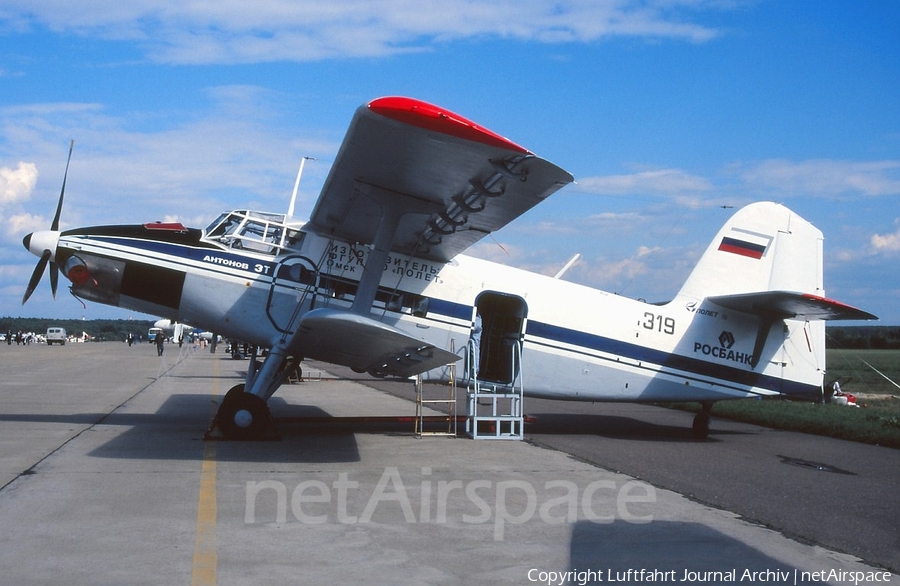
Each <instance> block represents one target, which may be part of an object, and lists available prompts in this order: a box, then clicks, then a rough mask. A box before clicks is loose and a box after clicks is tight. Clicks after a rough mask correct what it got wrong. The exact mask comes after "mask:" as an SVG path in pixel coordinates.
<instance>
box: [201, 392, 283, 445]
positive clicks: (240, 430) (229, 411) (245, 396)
mask: <svg viewBox="0 0 900 586" xmlns="http://www.w3.org/2000/svg"><path fill="white" fill-rule="evenodd" d="M214 426H218V428H219V431H220V432H221V433H222V435H223V436H224V437H225V439H229V440H256V439H263V437H264V436H265V435H266V433H267V432H268V431H269V430H270V429H271V427H272V415H271V413H270V412H269V406H268V405H266V402H265V401H264V400H263V399H262V398H260V397H257V396H256V395H251V394H250V393H245V392H244V385H237V386H236V387H232V388H231V390H229V391H228V392H227V393H226V394H225V397H224V398H223V399H222V404H221V405H219V411H218V412H217V413H216V419H215V422H214Z"/></svg>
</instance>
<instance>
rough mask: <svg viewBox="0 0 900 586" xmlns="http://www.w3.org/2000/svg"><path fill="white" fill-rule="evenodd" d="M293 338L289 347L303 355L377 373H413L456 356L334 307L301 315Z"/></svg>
mask: <svg viewBox="0 0 900 586" xmlns="http://www.w3.org/2000/svg"><path fill="white" fill-rule="evenodd" d="M294 339H295V340H297V341H298V347H293V348H291V350H292V351H293V352H296V353H298V354H300V355H302V356H304V357H305V358H312V359H315V360H323V361H326V362H330V363H332V364H341V365H344V366H349V367H350V368H352V369H354V370H357V371H366V372H369V373H371V374H373V375H377V376H399V377H408V376H414V375H417V374H420V373H423V372H425V371H428V370H431V369H433V368H438V367H441V366H445V365H447V364H452V363H454V362H456V361H457V360H459V358H460V357H459V356H457V355H456V354H453V353H451V352H447V351H446V350H442V349H440V348H437V347H435V346H433V345H431V344H428V343H427V342H424V341H422V340H420V339H418V338H414V337H413V336H410V335H409V334H407V333H406V332H404V331H403V330H400V329H398V328H395V327H393V326H390V325H387V324H384V323H381V322H380V321H378V320H375V319H372V318H370V317H366V316H362V315H359V314H356V313H351V312H349V311H341V310H336V309H324V308H323V309H315V310H313V311H310V312H309V313H307V314H306V315H304V316H303V318H302V319H301V320H300V326H299V328H298V330H297V334H296V335H295V337H294Z"/></svg>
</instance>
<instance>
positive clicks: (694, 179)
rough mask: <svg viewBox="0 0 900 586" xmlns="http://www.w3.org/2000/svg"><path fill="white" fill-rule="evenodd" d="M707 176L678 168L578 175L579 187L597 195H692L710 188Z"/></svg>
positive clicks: (711, 186) (580, 189)
mask: <svg viewBox="0 0 900 586" xmlns="http://www.w3.org/2000/svg"><path fill="white" fill-rule="evenodd" d="M712 188H713V185H712V184H711V183H710V182H709V180H707V179H705V178H703V177H699V176H697V175H691V174H690V173H686V172H684V171H682V170H680V169H656V170H652V171H641V172H639V173H632V174H628V175H606V176H598V177H586V178H584V179H578V187H577V189H578V190H579V191H583V192H586V193H596V194H598V195H627V194H654V195H669V196H672V195H691V194H697V193H703V192H707V191H710V190H711V189H712Z"/></svg>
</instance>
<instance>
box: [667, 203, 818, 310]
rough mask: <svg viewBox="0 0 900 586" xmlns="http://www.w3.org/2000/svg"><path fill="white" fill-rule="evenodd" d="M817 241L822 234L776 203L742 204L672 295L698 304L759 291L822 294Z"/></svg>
mask: <svg viewBox="0 0 900 586" xmlns="http://www.w3.org/2000/svg"><path fill="white" fill-rule="evenodd" d="M822 241H823V237H822V232H820V231H819V230H818V229H817V228H816V227H815V226H813V225H812V224H810V223H809V222H807V221H806V220H804V219H803V218H801V217H800V216H798V215H796V214H795V213H794V212H792V211H791V210H789V209H788V208H786V207H784V206H782V205H779V204H776V203H771V202H760V203H754V204H751V205H748V206H747V207H745V208H743V209H741V210H738V212H737V213H735V214H734V215H733V216H732V217H731V219H730V220H728V222H727V223H726V224H725V226H723V227H722V229H721V230H720V231H719V233H718V234H717V235H716V237H715V239H714V240H713V241H712V243H711V244H710V245H709V248H707V249H706V252H705V253H704V254H703V256H702V257H701V258H700V262H699V263H697V266H696V267H695V268H694V270H693V272H692V273H691V274H690V276H689V277H688V279H687V281H686V282H685V284H684V286H683V287H682V288H681V291H680V292H679V294H678V296H679V297H687V298H693V299H695V300H697V301H699V300H701V299H703V298H705V297H713V296H718V295H735V294H740V293H757V292H761V291H795V292H801V293H809V294H813V295H823V285H822Z"/></svg>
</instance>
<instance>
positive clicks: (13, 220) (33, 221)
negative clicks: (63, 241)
mask: <svg viewBox="0 0 900 586" xmlns="http://www.w3.org/2000/svg"><path fill="white" fill-rule="evenodd" d="M4 224H5V226H6V231H7V233H8V234H9V235H11V236H16V237H21V236H22V235H24V234H28V233H31V232H35V231H36V230H46V229H48V228H49V227H50V220H47V219H46V218H44V217H43V216H33V215H31V214H15V215H13V216H10V217H8V218H6V219H5V221H4Z"/></svg>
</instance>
